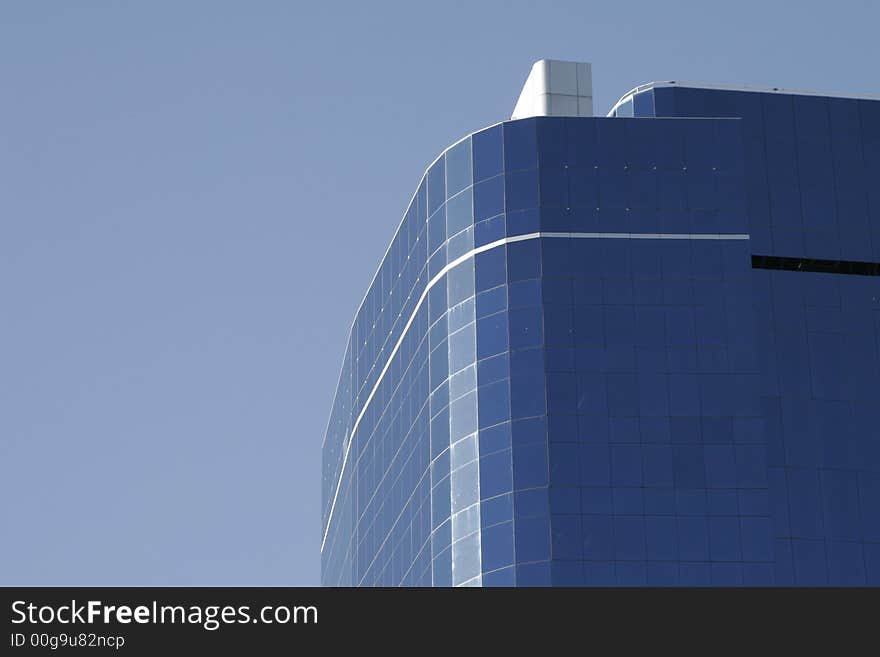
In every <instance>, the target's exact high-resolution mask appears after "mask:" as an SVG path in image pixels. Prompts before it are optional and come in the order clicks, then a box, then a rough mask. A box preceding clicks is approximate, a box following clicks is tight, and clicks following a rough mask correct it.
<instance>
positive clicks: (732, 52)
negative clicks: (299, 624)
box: [0, 0, 880, 585]
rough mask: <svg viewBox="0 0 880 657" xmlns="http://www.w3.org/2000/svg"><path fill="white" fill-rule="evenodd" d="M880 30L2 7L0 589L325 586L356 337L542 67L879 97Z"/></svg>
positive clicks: (662, 12) (512, 10)
mask: <svg viewBox="0 0 880 657" xmlns="http://www.w3.org/2000/svg"><path fill="white" fill-rule="evenodd" d="M878 25H880V3H878V2H876V1H875V0H861V1H858V0H837V1H836V2H812V1H804V2H799V3H792V2H791V1H790V0H788V1H785V2H778V1H772V0H761V1H753V0H739V1H737V2H707V1H706V0H703V1H699V2H675V1H671V2H656V1H645V0H629V1H621V2H593V1H586V0H580V1H573V2H562V1H560V2H553V1H551V0H544V1H542V2H497V1H493V2H489V1H477V0H472V1H470V2H452V1H442V0H441V1H438V2H432V3H423V2H416V1H414V0H409V1H407V2H399V3H398V2H393V3H392V2H381V1H373V2H346V3H340V2H329V1H322V2H298V1H294V0H290V1H287V2H270V1H255V2H241V1H239V2H220V1H211V2H207V1H205V2H197V1H189V2H171V1H159V0H154V1H151V2H133V1H128V2H123V1H120V2H109V1H106V2H88V1H84V0H80V1H71V2H60V1H56V2H44V1H38V0H27V1H25V0H7V1H5V2H3V3H2V4H0V584H3V585H13V584H19V585H51V584H58V585H90V584H94V585H198V584H202V585H224V584H227V585H248V584H253V585H271V584H275V585H314V584H317V583H318V581H319V571H320V566H319V564H320V558H319V544H320V519H319V518H320V512H319V508H320V485H319V484H320V445H321V438H322V434H323V431H324V428H325V425H326V421H327V415H328V413H329V409H330V403H331V401H332V397H333V392H334V389H335V385H336V378H337V376H338V373H339V364H340V360H341V357H342V354H343V351H344V347H345V341H346V338H347V333H348V329H349V326H350V323H351V320H352V317H353V314H354V311H355V309H356V307H357V305H358V303H359V302H360V299H361V297H362V295H363V293H364V291H365V289H366V286H367V284H368V283H369V280H370V278H371V277H372V275H373V273H374V271H375V268H376V266H377V265H378V262H379V259H380V257H381V256H382V254H383V253H384V251H385V248H386V246H387V244H388V242H389V239H390V237H391V235H392V233H393V230H394V228H395V227H396V226H397V223H398V222H399V221H400V217H401V214H402V212H403V210H404V208H405V206H406V203H407V202H408V201H409V198H410V195H411V194H412V192H413V190H414V188H415V186H416V184H417V183H418V180H419V178H420V176H421V174H422V172H423V170H424V167H425V165H427V164H428V163H429V162H430V161H431V160H432V159H433V158H434V157H435V156H436V154H437V153H438V152H439V151H441V150H442V149H443V148H444V147H445V146H447V145H448V144H449V143H451V142H453V141H455V140H456V139H458V138H459V137H461V136H463V135H465V134H467V133H469V132H472V131H474V130H476V129H479V128H481V127H483V126H486V125H489V124H491V123H495V122H497V121H499V120H502V119H505V118H507V117H508V116H509V115H510V112H511V110H512V109H513V104H514V101H515V100H516V97H517V95H518V93H519V89H520V87H521V85H522V82H523V81H524V79H525V76H526V75H527V73H528V71H529V68H530V66H531V64H532V62H533V61H534V60H537V59H540V58H558V59H573V60H579V61H589V62H592V63H593V79H594V101H595V112H596V113H597V114H604V113H605V112H606V111H607V109H608V108H609V107H610V106H611V105H612V104H613V102H614V101H615V100H616V99H617V98H618V97H619V96H620V95H621V94H623V93H624V92H625V91H627V90H628V89H630V88H632V87H634V86H635V85H637V84H641V83H644V82H648V81H650V80H655V79H683V80H698V81H707V82H719V83H740V84H753V85H762V86H785V87H794V88H801V89H818V90H829V91H838V92H846V93H880V79H878V73H877V65H878V62H880V45H878V44H880V41H878V39H877V37H876V29H877V26H878Z"/></svg>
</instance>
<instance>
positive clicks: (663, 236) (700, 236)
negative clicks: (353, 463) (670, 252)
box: [321, 232, 749, 552]
mask: <svg viewBox="0 0 880 657" xmlns="http://www.w3.org/2000/svg"><path fill="white" fill-rule="evenodd" d="M538 238H564V239H660V240H747V239H749V236H748V235H746V234H743V233H554V232H537V233H527V234H525V235H514V236H513V237H504V238H502V239H500V240H495V241H494V242H490V243H489V244H484V245H483V246H479V247H477V248H475V249H472V250H470V251H468V252H467V253H465V254H464V255H461V256H459V257H457V258H456V259H455V260H453V261H452V262H450V263H449V264H447V265H446V266H445V267H443V269H441V270H440V271H439V272H438V273H437V274H436V275H435V276H434V277H433V278H432V279H431V280H430V281H429V282H428V284H427V285H426V286H425V289H424V290H423V291H422V294H421V296H420V297H419V300H418V302H416V306H415V308H413V311H412V314H411V315H410V316H409V319H408V320H407V322H406V324H405V325H404V327H403V330H402V331H401V332H400V337H399V338H398V339H397V343H396V344H395V345H394V348H393V349H392V350H391V352H390V353H389V354H388V359H387V360H386V361H385V366H384V367H383V368H382V371H381V372H380V373H379V377H378V378H377V379H376V383H375V384H374V385H373V389H372V390H371V391H370V394H369V395H368V396H367V398H366V400H365V401H364V404H363V406H362V407H361V412H360V413H358V416H357V418H356V419H355V421H354V424H353V425H352V427H351V433H349V435H348V437H347V440H346V442H345V451H344V452H343V456H342V466H341V467H340V468H339V478H338V479H337V481H336V492H335V493H334V494H333V502H332V503H331V504H330V513H329V514H328V515H327V526H326V528H325V529H324V536H323V538H322V539H321V552H323V551H324V545H325V544H326V542H327V534H328V533H329V532H330V522H331V521H332V520H333V511H334V510H335V509H336V500H337V499H338V498H339V489H340V487H341V486H342V475H343V474H344V473H345V466H346V465H347V464H348V454H349V452H350V451H351V444H352V442H353V438H354V434H355V433H356V432H357V430H358V427H359V426H360V424H361V420H363V419H364V414H365V413H366V412H367V408H368V407H369V405H370V402H371V401H373V397H374V396H375V395H376V391H377V390H378V389H379V386H380V385H381V384H382V380H383V379H384V378H385V373H386V372H387V371H388V368H389V367H391V361H392V360H393V359H394V356H396V355H397V352H398V351H399V350H400V346H401V345H402V344H403V339H404V338H405V337H406V334H407V332H408V331H409V327H410V326H412V323H413V321H415V318H416V314H417V313H418V312H419V309H420V308H421V307H422V304H423V303H424V301H425V299H426V298H427V296H428V292H430V291H431V288H432V287H434V286H435V285H436V284H437V283H438V282H439V281H440V280H441V279H442V278H443V277H444V276H446V274H448V273H449V271H450V270H451V269H454V268H455V267H458V265H460V264H461V263H463V262H465V261H466V260H468V259H470V258H473V257H474V256H475V255H478V254H480V253H485V252H486V251H491V250H492V249H495V248H498V247H499V246H504V245H505V244H514V243H516V242H524V241H526V240H533V239H538Z"/></svg>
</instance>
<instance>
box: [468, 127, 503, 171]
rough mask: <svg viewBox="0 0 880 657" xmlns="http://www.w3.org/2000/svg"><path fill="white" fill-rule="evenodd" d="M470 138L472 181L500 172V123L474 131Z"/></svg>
mask: <svg viewBox="0 0 880 657" xmlns="http://www.w3.org/2000/svg"><path fill="white" fill-rule="evenodd" d="M471 140H472V142H473V158H474V165H473V168H474V182H479V181H481V180H485V179H486V178H492V177H493V176H497V175H498V174H500V173H501V171H502V169H503V166H504V161H503V160H504V158H503V153H504V147H503V138H502V127H501V125H496V126H493V127H491V128H487V129H486V130H482V131H480V132H477V133H474V135H473V136H472V137H471Z"/></svg>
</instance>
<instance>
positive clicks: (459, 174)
mask: <svg viewBox="0 0 880 657" xmlns="http://www.w3.org/2000/svg"><path fill="white" fill-rule="evenodd" d="M471 181H472V178H471V139H470V137H468V138H466V139H464V140H462V141H461V142H459V143H458V144H456V145H455V146H453V147H452V148H450V149H449V150H448V151H446V197H447V198H449V197H452V196H455V194H457V193H458V192H460V191H461V190H463V189H464V188H465V187H469V186H470V185H471Z"/></svg>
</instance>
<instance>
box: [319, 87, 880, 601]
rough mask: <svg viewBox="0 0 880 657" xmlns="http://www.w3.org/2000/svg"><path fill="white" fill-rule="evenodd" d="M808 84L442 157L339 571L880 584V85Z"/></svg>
mask: <svg viewBox="0 0 880 657" xmlns="http://www.w3.org/2000/svg"><path fill="white" fill-rule="evenodd" d="M803 98H807V97H799V96H786V95H781V94H763V93H755V92H750V93H746V92H731V91H717V90H705V89H689V88H688V89H685V88H654V89H649V90H647V91H644V92H642V93H640V94H637V95H636V96H635V97H634V98H632V99H631V100H630V101H628V103H624V104H623V105H626V109H625V110H624V112H623V113H621V114H619V116H620V117H621V118H560V117H539V118H531V119H524V120H520V121H508V122H504V123H501V124H498V125H495V126H492V127H490V128H487V129H485V130H482V131H479V132H476V133H474V134H472V135H470V136H468V137H467V138H465V139H464V140H462V141H460V142H458V143H456V144H455V145H453V146H451V147H450V148H449V149H447V150H446V151H445V152H444V153H443V154H442V155H441V156H440V157H439V158H438V159H437V160H436V161H435V162H434V163H433V164H432V165H431V166H430V167H429V169H428V171H427V172H426V174H425V175H424V177H423V178H422V181H421V183H420V184H419V186H418V189H417V191H416V192H415V194H414V195H413V197H412V201H411V202H410V205H409V207H408V209H407V211H406V213H405V215H404V218H403V221H402V223H401V225H400V227H399V229H398V231H397V233H396V235H395V237H394V239H393V241H392V243H391V245H390V247H389V249H388V252H387V253H386V255H385V257H384V259H383V261H382V264H381V266H380V267H379V270H378V272H377V273H376V276H375V278H374V280H373V282H372V283H371V285H370V287H369V289H368V291H367V294H366V296H365V298H364V301H363V303H362V305H361V307H360V309H359V310H358V313H357V315H356V317H355V321H354V324H353V326H352V329H351V336H350V340H349V344H348V346H347V349H346V352H345V357H344V361H343V367H342V372H341V374H340V379H339V385H338V388H337V392H336V397H335V399H334V402H333V407H332V412H331V416H330V421H329V424H328V428H327V432H326V435H325V437H324V445H323V515H322V547H321V554H322V581H323V583H324V584H325V585H331V586H359V585H363V586H398V585H404V586H407V585H409V586H413V585H414V586H432V585H433V586H473V585H476V586H479V585H483V586H535V585H537V586H542V585H553V586H557V585H559V586H564V585H773V584H869V583H872V584H880V344H878V342H880V338H878V336H880V277H878V276H871V275H860V274H848V273H838V272H837V270H836V269H834V264H833V263H837V264H838V265H839V263H840V261H857V262H859V263H862V264H864V263H871V262H876V261H880V196H878V192H877V189H880V184H878V183H880V102H876V101H874V102H872V101H855V100H843V99H829V98H821V97H811V98H808V100H804V101H802V99H803ZM623 105H621V107H623ZM624 117H625V118H624ZM765 256H766V257H765ZM776 256H779V257H780V258H781V259H785V258H788V260H786V262H789V261H791V259H794V262H795V266H794V267H789V268H788V269H785V270H782V269H771V268H766V267H767V266H768V265H767V263H768V262H776V260H779V259H780V258H777V259H776V260H773V258H772V257H776ZM762 257H764V258H763V259H762ZM767 257H771V258H769V259H768V258H767ZM807 259H809V260H810V261H811V262H813V264H812V265H808V266H807V269H809V268H810V267H814V268H815V266H816V265H815V262H817V261H822V262H826V263H827V262H831V263H832V265H829V266H830V267H831V270H829V271H824V270H823V271H807V270H798V267H801V265H799V264H798V263H801V262H802V261H803V262H806V260H807ZM756 263H757V264H756ZM762 263H763V264H762ZM802 268H803V267H801V269H802ZM838 269H839V267H838ZM850 270H851V268H850V269H849V270H847V271H850ZM859 271H861V270H859ZM868 271H870V270H868Z"/></svg>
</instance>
